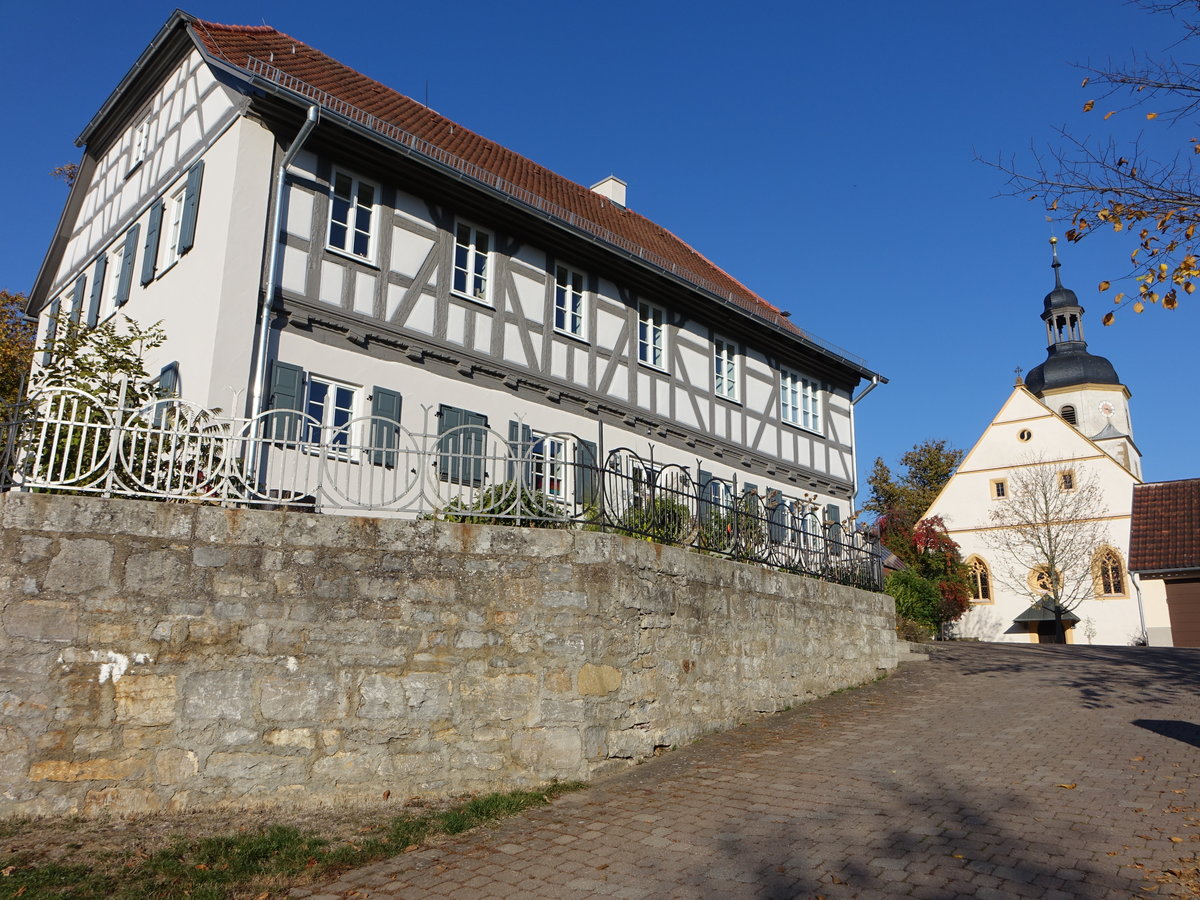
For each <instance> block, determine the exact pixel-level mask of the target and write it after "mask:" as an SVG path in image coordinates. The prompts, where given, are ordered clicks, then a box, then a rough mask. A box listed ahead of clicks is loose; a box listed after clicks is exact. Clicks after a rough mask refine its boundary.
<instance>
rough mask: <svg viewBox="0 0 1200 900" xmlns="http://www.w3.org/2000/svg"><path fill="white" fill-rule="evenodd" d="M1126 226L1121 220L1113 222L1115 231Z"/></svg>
mask: <svg viewBox="0 0 1200 900" xmlns="http://www.w3.org/2000/svg"><path fill="white" fill-rule="evenodd" d="M1124 227H1125V223H1124V222H1122V221H1120V220H1117V221H1116V222H1113V231H1120V230H1121V229H1122V228H1124Z"/></svg>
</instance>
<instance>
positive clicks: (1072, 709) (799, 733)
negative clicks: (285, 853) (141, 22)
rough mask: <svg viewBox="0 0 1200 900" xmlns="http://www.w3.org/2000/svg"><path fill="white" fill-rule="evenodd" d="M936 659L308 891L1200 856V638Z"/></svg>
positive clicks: (931, 879) (789, 893)
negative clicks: (1185, 642)
mask: <svg viewBox="0 0 1200 900" xmlns="http://www.w3.org/2000/svg"><path fill="white" fill-rule="evenodd" d="M929 655H930V660H929V661H928V662H917V663H907V664H905V665H904V666H903V667H902V668H901V669H900V670H899V671H898V672H897V673H895V674H893V675H892V676H891V677H889V678H888V679H886V680H884V681H882V682H878V683H875V684H872V685H869V686H866V687H863V688H859V689H858V690H855V691H848V692H845V693H842V694H838V695H835V696H832V697H827V698H824V699H822V700H818V701H815V702H813V703H810V704H808V705H806V706H800V707H797V708H795V709H793V710H791V711H789V712H786V713H780V714H778V715H774V716H770V717H768V718H764V719H762V720H759V721H757V722H754V723H751V724H748V725H745V726H743V727H741V728H739V729H736V730H734V731H730V732H726V733H724V734H719V735H712V736H710V737H707V738H705V739H703V740H700V741H697V742H695V743H693V744H691V745H688V746H686V747H683V748H682V749H680V750H677V751H675V752H672V753H669V754H665V755H664V756H662V757H659V758H658V759H655V760H652V761H650V762H647V763H645V764H643V765H641V766H637V767H635V768H632V769H628V770H626V771H624V772H621V773H618V774H615V775H612V776H609V777H608V778H606V779H602V780H600V781H598V782H596V783H595V784H594V785H593V786H591V787H590V788H589V789H588V790H587V791H586V792H584V793H581V794H577V795H572V796H570V797H569V798H565V800H564V801H559V802H556V803H554V804H553V805H551V806H550V807H548V808H545V809H541V810H538V811H535V812H534V813H531V814H528V815H526V816H522V817H519V818H515V819H509V820H506V821H505V822H503V823H501V824H500V825H499V826H498V827H497V828H494V829H484V830H480V831H479V832H476V833H473V834H467V835H464V836H462V837H461V838H460V839H456V841H455V843H453V844H450V845H444V846H441V847H439V848H438V851H437V854H436V856H431V857H430V860H433V859H436V860H437V862H438V865H439V867H445V868H444V871H442V872H440V873H436V874H435V873H434V872H433V871H432V870H431V868H430V866H429V865H425V866H421V865H419V864H418V862H419V861H418V860H417V859H416V857H418V856H419V855H420V854H418V853H411V854H406V855H404V856H402V857H397V858H396V859H395V860H392V861H390V862H389V864H388V866H387V868H386V870H385V869H382V868H378V867H369V868H367V869H363V870H359V871H358V872H351V873H347V874H345V875H343V876H342V877H341V878H340V879H339V881H338V882H337V883H336V884H333V885H328V886H325V887H318V888H316V889H315V890H316V891H319V892H320V893H319V894H315V895H314V893H313V890H312V889H309V890H307V891H306V892H304V891H298V892H293V896H295V897H310V898H311V897H314V896H316V897H321V898H326V897H334V896H336V897H340V898H349V897H354V896H362V894H363V893H365V894H366V895H368V896H369V897H370V898H372V900H385V898H405V900H410V898H421V897H442V896H448V897H455V898H460V897H461V898H472V897H480V898H482V897H515V896H521V897H527V898H540V897H546V898H555V900H557V898H568V897H570V898H574V897H623V898H629V900H639V898H641V897H655V898H658V897H668V898H669V897H680V898H689V900H694V898H701V897H704V898H707V897H722V898H726V897H728V898H732V900H754V898H761V897H814V896H817V895H821V896H824V897H826V898H828V900H839V898H855V900H865V898H876V897H877V898H895V897H914V898H930V900H934V898H936V900H941V898H945V897H955V896H966V897H977V898H983V900H987V898H995V900H1002V898H1003V900H1009V898H1016V897H1030V898H1035V897H1036V898H1047V900H1085V898H1086V900H1097V898H1109V897H1112V898H1117V897H1121V898H1128V897H1131V896H1134V895H1138V894H1139V893H1140V889H1141V888H1142V887H1145V886H1148V885H1149V882H1147V881H1146V880H1145V878H1146V875H1147V873H1152V872H1156V871H1163V870H1165V869H1167V868H1172V867H1178V866H1179V861H1180V859H1181V857H1183V856H1184V855H1185V854H1187V853H1188V852H1190V851H1189V850H1188V849H1187V846H1188V845H1187V844H1181V845H1175V844H1172V843H1170V842H1169V841H1167V840H1166V839H1165V837H1166V836H1167V835H1171V834H1179V833H1182V832H1183V831H1184V830H1185V829H1186V828H1187V827H1188V826H1187V823H1186V821H1185V817H1186V816H1188V815H1191V816H1195V815H1196V806H1197V800H1196V796H1197V794H1198V793H1200V761H1198V760H1197V757H1196V752H1195V749H1194V748H1193V747H1191V746H1190V745H1189V744H1187V743H1186V741H1185V740H1180V739H1174V738H1172V737H1169V736H1167V735H1168V734H1169V729H1167V728H1165V727H1163V728H1160V729H1158V730H1155V727H1154V724H1155V722H1158V723H1162V722H1196V721H1200V650H1197V651H1189V650H1161V649H1158V648H1133V647H1130V648H1118V647H1046V646H1038V645H989V644H948V645H941V646H934V647H933V648H932V650H931V652H930V654H929ZM1139 723H1142V724H1139ZM1163 732H1166V733H1165V734H1164V733H1163ZM1138 757H1141V759H1138V760H1137V761H1136V763H1135V762H1134V760H1135V758H1138ZM1069 783H1074V784H1075V785H1076V787H1075V788H1074V789H1066V788H1061V787H1058V785H1059V784H1069ZM1176 791H1182V793H1176ZM1171 810H1175V811H1174V812H1172V811H1171ZM1181 810H1182V812H1181ZM1138 835H1145V836H1146V837H1138ZM514 848H519V851H520V852H513V851H514ZM1110 854H1112V855H1110ZM1135 863H1138V864H1141V865H1144V866H1145V869H1134V868H1131V867H1132V866H1133V865H1134V864H1135ZM385 872H386V876H387V877H386V879H385V881H383V882H380V881H379V880H377V879H378V876H379V875H380V874H383V873H385ZM356 890H357V891H360V892H362V893H360V894H359V895H355V894H354V893H353V892H354V891H356ZM1153 895H1156V896H1171V892H1170V890H1169V888H1167V887H1166V886H1164V887H1163V888H1161V889H1160V890H1159V891H1157V892H1156V893H1155V894H1153Z"/></svg>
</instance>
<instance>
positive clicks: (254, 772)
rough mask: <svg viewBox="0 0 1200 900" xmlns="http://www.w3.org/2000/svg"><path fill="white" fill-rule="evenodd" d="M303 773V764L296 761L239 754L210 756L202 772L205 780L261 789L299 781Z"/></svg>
mask: <svg viewBox="0 0 1200 900" xmlns="http://www.w3.org/2000/svg"><path fill="white" fill-rule="evenodd" d="M303 771H304V766H303V762H302V760H301V759H300V758H299V757H295V756H279V755H277V754H274V753H253V752H242V751H218V752H216V753H211V754H209V757H208V760H207V761H206V762H205V764H204V769H203V772H204V775H205V777H211V778H229V779H231V780H234V781H243V780H253V781H255V782H258V783H259V784H262V785H267V784H269V783H271V782H274V781H276V780H280V779H282V780H291V779H293V778H297V777H301V776H302V774H303Z"/></svg>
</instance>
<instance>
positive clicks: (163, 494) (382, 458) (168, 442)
mask: <svg viewBox="0 0 1200 900" xmlns="http://www.w3.org/2000/svg"><path fill="white" fill-rule="evenodd" d="M135 394H136V392H127V391H126V389H125V386H124V385H122V386H121V389H120V391H119V396H118V397H117V398H116V400H115V401H112V402H105V401H104V400H102V399H101V398H98V397H96V396H94V395H92V394H90V393H88V392H86V391H82V390H79V389H77V388H73V387H51V388H43V389H42V390H41V391H39V392H38V393H36V394H34V395H32V396H31V397H29V398H28V399H26V400H25V401H23V402H21V403H19V404H16V405H12V406H9V407H7V408H6V409H5V410H4V416H3V423H2V424H3V428H4V442H3V447H2V456H0V488H3V489H5V490H17V491H36V492H51V493H72V494H95V495H99V496H105V497H137V498H143V499H152V500H160V501H174V502H192V503H212V504H217V505H222V506H251V507H260V508H272V509H278V508H289V509H297V510H303V511H308V512H324V513H341V514H367V515H377V516H394V517H404V518H418V517H424V518H436V519H442V520H446V521H456V522H476V523H496V524H505V523H507V524H516V525H526V526H531V527H537V528H568V527H574V528H584V529H592V530H600V531H612V532H618V533H621V534H627V535H632V536H637V537H643V538H648V539H651V540H654V541H658V542H661V543H665V544H677V545H681V546H686V547H691V548H693V549H696V550H701V551H704V552H709V553H714V554H718V555H721V556H726V557H729V558H732V559H736V560H741V561H745V562H755V563H760V564H762V565H766V566H771V567H775V568H779V569H783V570H786V571H789V572H796V573H800V574H804V575H809V576H813V577H817V578H821V579H825V580H828V581H834V582H838V583H842V584H850V585H855V586H857V587H862V588H866V589H868V590H881V589H882V586H883V569H882V563H881V553H880V546H879V542H878V539H877V538H876V537H875V535H874V534H873V533H871V532H869V531H865V530H861V529H855V528H853V527H851V526H850V524H849V523H846V522H837V521H829V520H826V518H825V508H823V507H822V506H820V504H818V503H817V502H815V499H814V498H812V497H790V496H786V495H784V494H782V493H781V492H778V491H768V492H765V493H760V492H759V491H758V490H757V489H754V488H751V487H750V486H748V485H746V484H744V483H739V481H738V479H737V478H736V477H734V478H732V479H722V478H715V477H712V476H710V475H709V474H708V473H706V472H704V471H703V470H702V469H701V468H700V465H699V463H697V465H696V466H695V467H694V468H691V467H688V466H683V465H679V464H675V463H667V464H662V463H660V462H657V461H655V459H654V455H653V448H651V452H650V453H649V454H648V455H641V454H638V453H636V452H634V451H633V450H631V449H629V448H627V447H617V448H614V449H607V450H606V449H605V448H604V447H603V446H602V445H599V444H597V443H594V442H591V441H588V440H585V439H582V438H580V437H579V436H577V435H575V434H572V433H569V432H555V433H539V432H534V431H532V430H531V429H529V428H528V427H526V426H524V425H523V424H521V423H519V422H513V423H510V426H509V434H508V435H501V434H499V433H498V432H497V431H496V430H494V429H493V428H490V427H488V425H487V424H486V423H483V422H482V421H466V422H458V421H453V420H450V419H449V417H440V416H439V414H438V413H436V412H434V411H433V410H432V409H430V408H426V409H425V416H424V427H423V430H422V431H420V432H414V431H410V430H408V429H406V428H404V427H402V426H400V425H399V424H398V423H396V422H395V421H393V420H390V419H386V418H380V417H373V416H366V417H360V418H354V419H349V420H346V421H340V422H337V423H334V424H330V423H327V422H322V421H319V420H317V419H315V418H313V417H311V416H308V415H306V414H304V413H302V412H299V411H294V410H275V411H269V412H266V413H263V414H261V415H258V416H255V417H253V418H235V417H230V416H226V415H223V414H221V413H220V412H219V411H217V410H212V409H206V408H203V407H200V406H197V405H195V404H192V403H189V402H187V401H184V400H179V399H157V400H150V401H148V402H145V403H140V404H139V402H138V401H136V400H134V401H132V402H127V397H133V396H135ZM431 419H434V420H436V421H434V422H431V421H430V420H431ZM431 425H432V426H433V427H430V426H431Z"/></svg>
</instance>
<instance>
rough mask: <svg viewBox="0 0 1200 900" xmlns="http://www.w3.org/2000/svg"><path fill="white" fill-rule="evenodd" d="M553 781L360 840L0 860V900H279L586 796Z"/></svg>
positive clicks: (312, 836)
mask: <svg viewBox="0 0 1200 900" xmlns="http://www.w3.org/2000/svg"><path fill="white" fill-rule="evenodd" d="M585 786H586V785H584V784H583V783H582V782H578V781H569V782H557V781H556V782H553V783H551V784H548V785H546V786H544V787H542V788H540V789H538V790H532V791H508V792H506V793H494V794H486V795H483V796H480V797H475V798H473V799H471V800H468V801H466V802H465V803H461V804H459V805H457V806H453V807H451V808H449V809H445V810H441V811H437V812H429V813H425V814H422V815H415V816H407V815H406V816H396V817H395V818H393V819H391V820H389V821H387V822H386V823H382V824H381V825H379V826H374V825H371V824H370V823H366V824H367V825H368V826H369V827H368V828H367V829H366V832H365V834H364V836H363V839H362V840H354V841H343V842H341V843H339V844H333V843H331V842H330V841H328V840H326V839H325V838H322V837H321V836H320V835H318V834H316V833H315V832H311V831H304V830H300V829H297V828H292V827H286V826H282V825H273V826H269V827H266V828H262V829H258V830H256V831H253V832H245V833H238V834H232V835H220V836H215V837H203V838H177V839H175V840H174V841H172V842H171V843H170V844H169V845H168V846H166V847H164V848H163V849H161V850H158V851H157V852H155V853H152V854H150V855H147V856H141V857H134V858H129V857H126V856H118V855H116V854H109V855H107V856H106V857H101V858H97V859H96V860H94V861H93V862H91V863H90V864H88V863H84V864H80V863H75V862H72V863H71V864H63V863H57V862H44V863H38V862H36V861H32V860H30V859H29V858H28V856H12V857H8V858H6V859H0V900H8V898H14V900H15V898H18V897H19V898H21V900H41V898H67V897H69V898H72V900H145V898H163V900H166V898H178V897H188V898H191V900H226V898H229V897H234V896H246V897H254V898H266V897H276V896H282V895H284V894H286V893H287V891H288V890H289V889H290V888H292V887H294V886H296V885H298V884H308V883H312V882H314V881H320V880H324V879H327V878H332V877H334V876H336V875H337V874H339V873H341V872H344V871H346V870H347V869H352V868H356V867H358V866H364V865H367V864H368V863H372V862H375V861H376V860H380V859H385V858H387V857H389V856H394V855H396V854H397V853H402V852H404V851H405V850H411V849H415V848H416V847H417V846H419V845H420V844H422V843H423V842H425V841H427V840H428V839H430V838H432V837H435V836H437V835H440V834H450V835H453V834H461V833H462V832H464V831H468V830H470V829H472V828H475V827H477V826H479V825H482V824H484V823H485V822H490V821H494V820H497V819H503V818H507V817H509V816H515V815H517V814H519V813H521V812H524V811H525V810H527V809H532V808H533V807H537V806H544V805H545V804H547V803H549V802H550V801H551V800H552V799H554V798H555V797H558V796H560V795H562V794H566V793H569V792H571V791H577V790H580V789H582V788H583V787H585Z"/></svg>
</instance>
